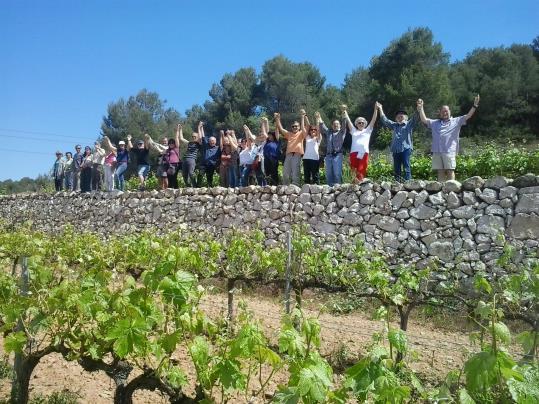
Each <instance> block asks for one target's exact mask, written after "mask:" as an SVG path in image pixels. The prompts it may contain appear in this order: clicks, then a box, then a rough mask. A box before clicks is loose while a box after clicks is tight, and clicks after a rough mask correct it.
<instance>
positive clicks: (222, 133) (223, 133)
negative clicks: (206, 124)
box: [219, 129, 228, 136]
mask: <svg viewBox="0 0 539 404" xmlns="http://www.w3.org/2000/svg"><path fill="white" fill-rule="evenodd" d="M227 134H228V133H227ZM219 135H221V136H224V135H225V131H224V130H223V129H221V130H220V131H219Z"/></svg>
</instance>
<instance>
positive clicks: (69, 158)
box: [66, 151, 73, 160]
mask: <svg viewBox="0 0 539 404" xmlns="http://www.w3.org/2000/svg"><path fill="white" fill-rule="evenodd" d="M72 158H73V154H71V152H69V151H68V152H66V159H68V160H71V159H72Z"/></svg>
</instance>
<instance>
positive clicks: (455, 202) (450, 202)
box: [446, 191, 460, 209]
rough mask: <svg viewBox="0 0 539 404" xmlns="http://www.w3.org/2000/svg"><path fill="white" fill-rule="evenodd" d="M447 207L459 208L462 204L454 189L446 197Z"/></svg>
mask: <svg viewBox="0 0 539 404" xmlns="http://www.w3.org/2000/svg"><path fill="white" fill-rule="evenodd" d="M446 200H447V207H448V208H449V209H454V208H458V207H459V206H460V199H459V197H458V196H457V194H456V193H454V192H453V191H451V192H449V193H448V194H447V197H446Z"/></svg>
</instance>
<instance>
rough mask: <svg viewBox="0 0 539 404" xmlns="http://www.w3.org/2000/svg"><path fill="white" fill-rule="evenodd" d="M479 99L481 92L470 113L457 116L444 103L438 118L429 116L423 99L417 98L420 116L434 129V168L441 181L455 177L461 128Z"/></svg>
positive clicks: (470, 115) (472, 112)
mask: <svg viewBox="0 0 539 404" xmlns="http://www.w3.org/2000/svg"><path fill="white" fill-rule="evenodd" d="M479 100H480V98H479V94H477V95H476V96H475V98H474V101H473V105H472V107H471V108H470V110H469V111H468V113H467V114H466V115H462V116H457V117H456V118H453V117H452V116H451V110H450V109H449V106H448V105H442V106H441V107H440V110H439V111H438V114H439V118H438V119H430V118H427V116H426V115H425V110H424V109H423V100H422V99H421V98H420V99H418V100H417V111H418V112H419V118H420V119H421V122H423V124H425V125H426V126H427V127H428V128H429V129H430V130H431V131H432V148H431V151H432V169H433V170H435V171H436V172H437V174H438V181H440V182H444V181H448V180H454V179H455V168H456V167H457V153H458V149H459V137H460V130H461V128H462V127H463V126H464V125H466V122H467V121H468V119H470V118H471V117H472V116H473V115H474V113H475V111H476V110H477V108H478V107H479Z"/></svg>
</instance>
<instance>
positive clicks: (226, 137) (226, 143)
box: [223, 135, 230, 146]
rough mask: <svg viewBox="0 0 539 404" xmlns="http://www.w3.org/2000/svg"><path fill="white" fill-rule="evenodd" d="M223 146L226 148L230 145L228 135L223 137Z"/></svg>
mask: <svg viewBox="0 0 539 404" xmlns="http://www.w3.org/2000/svg"><path fill="white" fill-rule="evenodd" d="M223 144H224V145H225V146H228V145H229V144H230V136H228V135H223Z"/></svg>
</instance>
